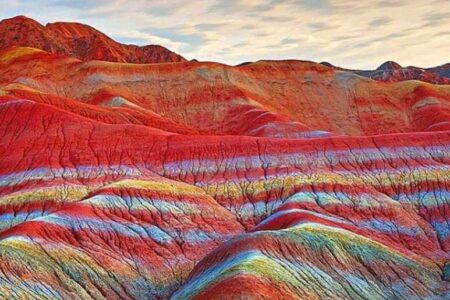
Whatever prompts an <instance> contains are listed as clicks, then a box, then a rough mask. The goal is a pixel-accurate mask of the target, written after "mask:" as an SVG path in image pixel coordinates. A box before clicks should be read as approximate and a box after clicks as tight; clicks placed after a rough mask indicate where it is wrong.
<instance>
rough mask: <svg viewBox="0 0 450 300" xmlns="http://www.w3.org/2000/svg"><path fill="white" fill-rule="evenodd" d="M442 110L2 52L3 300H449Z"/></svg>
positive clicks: (402, 98)
mask: <svg viewBox="0 0 450 300" xmlns="http://www.w3.org/2000/svg"><path fill="white" fill-rule="evenodd" d="M71 34H72V33H71ZM449 102H450V86H446V85H432V84H428V83H424V82H420V81H404V82H397V83H380V82H377V81H374V80H371V79H367V78H364V77H360V76H358V75H355V74H354V73H352V72H346V71H339V70H335V69H332V68H329V67H326V66H323V65H320V64H315V63H310V62H300V61H280V62H277V61H260V62H257V63H250V64H246V65H242V66H236V67H230V66H225V65H221V64H216V63H200V62H183V63H174V64H148V65H135V64H125V63H107V62H101V61H88V62H83V61H81V60H79V59H76V58H70V57H63V56H60V55H55V54H53V53H49V52H45V51H42V50H38V49H34V48H20V47H19V48H10V49H8V50H5V51H3V52H1V53H0V137H1V138H0V270H1V272H0V298H7V299H22V298H32V299H40V298H52V299H72V298H75V299H77V298H80V299H91V298H94V299H149V298H162V299H167V298H171V297H172V298H173V299H205V298H207V299H233V298H250V299H251V298H280V299H292V298H298V299H324V298H325V299H326V298H329V299H390V298H400V299H401V298H407V299H424V298H434V299H445V298H448V297H449V296H450V294H449V292H448V291H449V289H450V285H449V281H448V273H449V272H448V269H449V268H448V261H449V260H450V235H449V232H450V227H449V219H450V209H449V207H450V202H449V201H450V200H449V199H450V197H449V193H450V176H449V174H450V172H449V164H450V131H449V130H450V127H449V126H450V108H449V105H450V104H449Z"/></svg>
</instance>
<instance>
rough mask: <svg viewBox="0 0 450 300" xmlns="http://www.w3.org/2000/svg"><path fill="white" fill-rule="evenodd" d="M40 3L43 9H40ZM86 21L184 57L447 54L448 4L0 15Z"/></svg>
mask: <svg viewBox="0 0 450 300" xmlns="http://www.w3.org/2000/svg"><path fill="white" fill-rule="evenodd" d="M43 7H45V9H42V8H43ZM18 14H25V15H28V16H30V17H33V18H35V19H37V20H38V21H40V22H41V23H46V22H54V21H57V20H59V21H76V22H82V23H87V24H89V25H91V26H93V27H95V28H97V29H99V30H100V31H103V32H104V33H106V34H107V35H110V36H111V37H113V38H115V39H118V40H119V41H122V42H125V43H135V44H139V45H144V44H161V45H163V46H166V47H168V48H170V49H171V50H174V51H177V52H179V53H180V54H182V55H183V56H185V57H186V58H188V59H192V58H197V59H199V60H214V61H220V62H225V63H228V64H238V63H240V62H243V61H256V60H259V59H263V58H265V59H284V58H298V59H304V60H312V61H329V62H331V63H333V64H335V65H341V66H345V67H349V68H374V67H376V66H378V65H379V64H380V63H382V62H384V61H386V60H395V61H398V62H399V63H400V64H402V65H423V66H427V65H439V64H442V63H445V62H446V60H447V59H448V57H447V53H449V51H450V49H449V44H448V35H449V34H448V33H449V31H448V25H447V24H448V23H449V22H450V20H449V19H448V17H449V16H450V2H449V1H437V2H436V3H434V4H430V2H429V1H427V0H415V1H407V0H389V1H388V0H367V1H361V0H283V1H281V0H196V1H185V0H170V1H146V0H134V1H125V0H108V1H107V0H95V1H94V0H79V1H69V0H42V1H28V0H11V1H8V2H6V1H5V2H4V3H2V5H1V7H0V17H1V18H8V17H12V16H14V15H18Z"/></svg>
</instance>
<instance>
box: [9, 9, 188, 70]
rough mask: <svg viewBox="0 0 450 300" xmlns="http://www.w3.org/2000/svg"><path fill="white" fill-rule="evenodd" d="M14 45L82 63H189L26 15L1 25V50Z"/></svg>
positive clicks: (91, 31) (85, 27)
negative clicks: (87, 61) (96, 61)
mask: <svg viewBox="0 0 450 300" xmlns="http://www.w3.org/2000/svg"><path fill="white" fill-rule="evenodd" d="M12 46H22V47H34V48H38V49H42V50H45V51H48V52H51V53H55V54H61V55H66V56H71V57H76V58H78V59H81V60H93V59H97V60H104V61H112V62H128V63H162V62H179V61H185V59H184V58H183V57H182V56H180V55H178V54H176V53H174V52H172V51H170V50H168V49H166V48H164V47H162V46H159V45H148V46H143V47H139V46H136V45H124V44H120V43H118V42H116V41H114V40H112V39H110V38H109V37H107V36H106V35H104V34H103V33H101V32H99V31H98V30H96V29H94V28H92V27H90V26H88V25H84V24H80V23H67V22H57V23H49V24H47V25H45V26H43V25H41V24H39V23H38V22H36V21H35V20H33V19H29V18H27V17H24V16H17V17H14V18H11V19H5V20H3V21H1V22H0V50H1V49H6V48H10V47H12Z"/></svg>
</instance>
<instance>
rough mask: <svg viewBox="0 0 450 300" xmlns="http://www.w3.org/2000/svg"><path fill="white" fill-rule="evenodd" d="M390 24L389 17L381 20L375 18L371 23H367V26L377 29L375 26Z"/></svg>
mask: <svg viewBox="0 0 450 300" xmlns="http://www.w3.org/2000/svg"><path fill="white" fill-rule="evenodd" d="M391 22H392V19H391V18H389V17H381V18H376V19H374V20H372V21H370V22H369V26H370V27H377V26H381V25H386V24H389V23H391Z"/></svg>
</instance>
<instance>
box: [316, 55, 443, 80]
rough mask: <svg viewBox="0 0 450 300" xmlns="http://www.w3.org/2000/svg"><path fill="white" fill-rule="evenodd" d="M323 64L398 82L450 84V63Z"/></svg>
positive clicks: (369, 76)
mask: <svg viewBox="0 0 450 300" xmlns="http://www.w3.org/2000/svg"><path fill="white" fill-rule="evenodd" d="M321 64H322V65H324V66H327V67H331V68H334V69H337V70H342V71H350V72H353V73H355V74H358V75H361V76H364V77H368V78H372V79H375V80H379V81H388V82H397V81H404V80H420V81H424V82H429V83H434V84H450V64H445V65H442V66H438V67H434V68H418V67H414V66H409V67H402V66H401V65H400V64H398V63H396V62H394V61H387V62H385V63H383V64H381V65H380V66H379V67H378V68H377V69H376V70H351V69H345V68H341V67H336V66H334V65H332V64H330V63H329V62H322V63H321Z"/></svg>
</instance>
